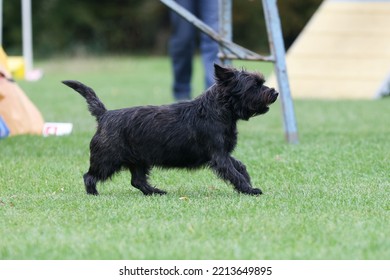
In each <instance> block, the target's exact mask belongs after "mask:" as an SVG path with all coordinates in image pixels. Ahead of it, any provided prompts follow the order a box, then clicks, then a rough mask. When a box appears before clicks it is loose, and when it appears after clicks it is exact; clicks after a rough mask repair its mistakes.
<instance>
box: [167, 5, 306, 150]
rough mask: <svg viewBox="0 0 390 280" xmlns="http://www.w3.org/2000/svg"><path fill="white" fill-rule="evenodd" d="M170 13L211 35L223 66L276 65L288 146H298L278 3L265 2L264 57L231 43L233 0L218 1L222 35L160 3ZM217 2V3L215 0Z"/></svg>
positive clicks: (180, 10)
mask: <svg viewBox="0 0 390 280" xmlns="http://www.w3.org/2000/svg"><path fill="white" fill-rule="evenodd" d="M160 1H161V2H162V3H164V4H165V5H166V6H167V7H169V8H170V9H171V10H173V11H175V12H176V13H177V14H179V15H180V16H182V17H183V18H184V19H186V20H187V21H188V22H190V23H191V24H193V25H194V26H195V27H196V28H198V29H199V30H201V31H202V32H204V33H206V34H207V35H208V36H210V37H211V38H212V39H213V40H214V41H216V42H218V44H219V49H220V52H219V57H220V59H221V60H222V62H223V63H224V64H230V63H231V60H232V59H240V60H252V61H267V62H272V63H273V64H274V70H275V73H276V76H277V81H278V85H279V91H280V94H281V101H282V111H283V121H284V131H285V137H286V140H287V142H288V143H290V144H297V143H298V131H297V125H296V121H295V113H294V106H293V101H292V98H291V92H290V85H289V81H288V76H287V70H286V59H285V51H284V41H283V36H282V28H281V24H280V18H279V12H278V8H277V0H262V5H263V10H264V16H265V21H266V26H267V34H268V43H269V48H270V51H271V54H270V55H268V56H263V55H260V54H257V53H255V52H253V51H251V50H248V49H245V48H243V47H242V46H240V45H237V44H235V43H234V42H232V34H233V33H232V1H231V0H219V33H217V32H215V31H214V30H213V29H212V28H211V27H209V26H208V25H207V24H205V23H204V22H202V21H201V20H200V19H198V18H197V17H196V16H194V15H193V14H192V13H190V12H189V11H187V10H186V9H184V8H183V7H182V6H180V5H179V4H177V3H176V2H175V1H174V0H160ZM213 1H214V0H213Z"/></svg>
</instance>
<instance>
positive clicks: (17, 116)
mask: <svg viewBox="0 0 390 280" xmlns="http://www.w3.org/2000/svg"><path fill="white" fill-rule="evenodd" d="M0 116H1V118H2V119H3V121H4V122H5V124H6V126H7V127H8V129H9V131H10V136H12V135H18V134H40V135H41V134H42V130H43V124H44V120H43V117H42V115H41V113H40V112H39V110H38V109H37V108H36V107H35V105H34V104H33V103H32V102H31V101H30V99H29V98H28V97H27V96H26V95H25V94H24V92H23V91H22V90H21V88H20V87H19V86H18V85H17V84H16V83H15V81H13V79H12V77H11V75H10V74H9V72H8V70H7V69H6V67H5V66H4V65H3V64H1V63H0Z"/></svg>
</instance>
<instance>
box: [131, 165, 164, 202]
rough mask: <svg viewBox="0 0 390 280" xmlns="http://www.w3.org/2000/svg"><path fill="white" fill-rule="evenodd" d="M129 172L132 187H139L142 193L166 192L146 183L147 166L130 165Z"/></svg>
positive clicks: (161, 193)
mask: <svg viewBox="0 0 390 280" xmlns="http://www.w3.org/2000/svg"><path fill="white" fill-rule="evenodd" d="M130 172H131V184H132V185H133V187H135V188H137V189H139V190H140V191H141V192H142V193H143V194H144V195H152V194H160V195H163V194H166V193H167V192H166V191H163V190H160V189H158V188H154V187H152V186H151V185H149V183H148V174H149V168H144V167H139V166H132V167H130Z"/></svg>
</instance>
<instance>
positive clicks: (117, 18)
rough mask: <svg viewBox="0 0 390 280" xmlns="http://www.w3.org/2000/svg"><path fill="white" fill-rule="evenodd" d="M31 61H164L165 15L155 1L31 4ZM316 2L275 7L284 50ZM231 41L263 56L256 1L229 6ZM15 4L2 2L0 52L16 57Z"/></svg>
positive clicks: (48, 0) (44, 0)
mask: <svg viewBox="0 0 390 280" xmlns="http://www.w3.org/2000/svg"><path fill="white" fill-rule="evenodd" d="M31 2H32V3H31V5H32V24H33V46H34V57H35V58H48V57H53V56H84V55H101V54H141V55H142V54H153V55H165V54H166V53H167V42H168V37H169V34H170V29H169V28H170V27H169V11H168V8H167V7H166V6H164V5H163V4H162V3H161V2H160V1H155V0H146V1H145V0H99V1H98V2H97V1H95V0H83V1H80V0H33V1H31ZM321 2H322V1H321V0H295V1H286V0H284V1H283V0H282V1H278V7H279V13H280V17H281V22H282V29H283V33H284V39H285V46H286V48H288V47H289V46H290V45H291V44H292V42H293V41H294V39H295V38H296V37H297V36H298V34H299V32H300V31H301V30H302V28H303V27H304V25H305V24H306V22H307V21H308V20H309V19H310V17H311V16H312V14H313V13H314V12H315V10H316V9H317V8H318V6H319V5H320V3H321ZM233 21H234V22H233V32H234V34H233V36H234V41H235V42H236V43H238V44H241V45H243V46H245V47H246V48H249V49H251V50H254V51H257V52H260V53H268V44H267V36H266V29H265V21H264V15H263V11H262V5H261V1H258V0H236V1H233ZM21 22H22V20H21V1H9V0H4V1H3V47H4V49H5V50H6V51H7V54H8V55H20V54H21V53H22V24H21Z"/></svg>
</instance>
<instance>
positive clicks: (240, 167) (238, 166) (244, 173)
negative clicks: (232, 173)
mask: <svg viewBox="0 0 390 280" xmlns="http://www.w3.org/2000/svg"><path fill="white" fill-rule="evenodd" d="M229 159H230V160H231V162H232V164H233V166H234V168H235V169H236V170H237V171H238V172H239V173H241V175H242V176H244V177H245V179H246V180H247V182H248V183H249V185H251V186H252V183H251V177H250V176H249V174H248V171H247V170H246V166H245V164H243V163H242V162H241V161H239V160H237V159H235V158H234V157H232V156H230V157H229Z"/></svg>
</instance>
